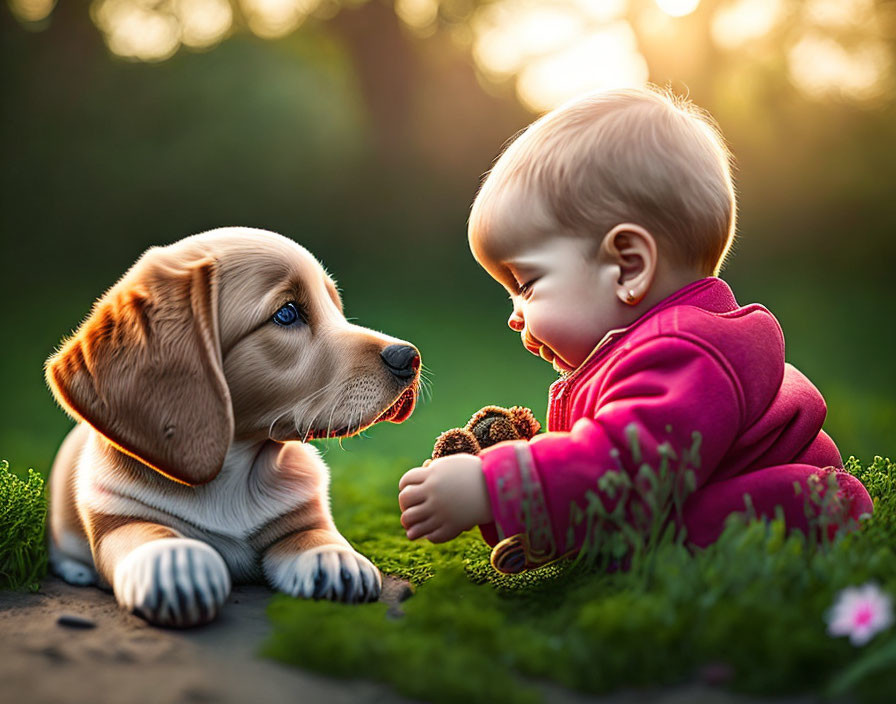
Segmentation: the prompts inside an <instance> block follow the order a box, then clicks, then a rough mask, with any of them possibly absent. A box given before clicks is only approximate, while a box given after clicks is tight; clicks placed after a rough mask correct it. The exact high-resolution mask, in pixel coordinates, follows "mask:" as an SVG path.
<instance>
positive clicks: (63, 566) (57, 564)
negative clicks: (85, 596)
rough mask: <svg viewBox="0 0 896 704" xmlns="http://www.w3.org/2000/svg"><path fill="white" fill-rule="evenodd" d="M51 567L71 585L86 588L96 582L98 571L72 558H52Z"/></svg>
mask: <svg viewBox="0 0 896 704" xmlns="http://www.w3.org/2000/svg"><path fill="white" fill-rule="evenodd" d="M50 567H51V568H52V570H53V573H54V574H56V575H58V576H59V577H62V579H64V580H65V581H66V582H68V583H69V584H74V585H76V586H79V587H86V586H87V585H88V584H93V583H94V582H96V570H94V569H93V568H92V567H90V566H89V565H85V564H84V563H83V562H79V561H78V560H75V559H72V558H70V557H55V556H54V557H51V558H50Z"/></svg>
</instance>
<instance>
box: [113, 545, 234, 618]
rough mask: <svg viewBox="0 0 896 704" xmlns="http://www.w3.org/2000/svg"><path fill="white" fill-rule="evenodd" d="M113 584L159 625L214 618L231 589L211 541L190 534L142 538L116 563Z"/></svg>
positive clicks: (127, 603) (123, 600) (127, 604)
mask: <svg viewBox="0 0 896 704" xmlns="http://www.w3.org/2000/svg"><path fill="white" fill-rule="evenodd" d="M113 590H114V591H115V598H116V599H117V600H118V603H119V604H120V605H121V606H122V607H123V608H125V609H127V610H128V611H132V612H133V613H135V614H137V615H138V616H142V617H143V618H145V619H146V620H147V621H149V622H150V623H154V624H156V625H159V626H177V627H180V628H183V627H186V626H196V625H198V624H201V623H207V622H208V621H211V620H212V619H213V618H214V617H215V616H216V615H217V613H218V610H219V609H220V608H221V605H222V604H223V603H224V602H225V601H226V600H227V595H228V594H230V572H229V570H228V569H227V565H226V564H225V563H224V558H222V557H221V556H220V555H219V554H218V553H217V552H216V551H215V550H214V549H213V548H212V547H210V546H209V545H206V544H205V543H203V542H201V541H199V540H192V539H190V538H162V539H160V540H153V541H151V542H148V543H144V544H143V545H141V546H140V547H138V548H137V549H135V550H133V551H132V552H130V553H128V555H126V556H125V557H124V558H123V559H122V560H121V562H119V563H118V564H117V565H116V566H115V575H114V584H113Z"/></svg>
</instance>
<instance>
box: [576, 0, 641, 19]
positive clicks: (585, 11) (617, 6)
mask: <svg viewBox="0 0 896 704" xmlns="http://www.w3.org/2000/svg"><path fill="white" fill-rule="evenodd" d="M572 5H573V6H575V7H576V8H577V9H578V10H579V11H580V12H581V13H582V15H583V16H584V17H585V19H587V20H592V21H594V22H609V21H610V20H615V19H618V18H620V17H622V13H624V12H625V11H626V9H627V8H628V0H572Z"/></svg>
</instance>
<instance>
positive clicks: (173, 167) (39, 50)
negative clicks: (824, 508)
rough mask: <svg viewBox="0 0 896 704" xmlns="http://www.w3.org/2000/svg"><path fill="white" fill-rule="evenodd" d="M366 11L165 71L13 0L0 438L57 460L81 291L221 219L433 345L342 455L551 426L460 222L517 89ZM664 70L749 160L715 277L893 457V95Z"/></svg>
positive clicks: (541, 376)
mask: <svg viewBox="0 0 896 704" xmlns="http://www.w3.org/2000/svg"><path fill="white" fill-rule="evenodd" d="M377 7H380V8H382V7H383V5H382V3H367V4H366V5H364V7H363V8H361V9H358V10H355V9H352V10H349V9H344V10H342V11H341V12H340V13H339V14H338V15H337V16H336V17H335V18H333V19H332V20H327V21H323V20H318V21H314V22H311V21H309V22H308V23H307V24H306V25H303V27H302V28H301V29H300V30H299V31H298V32H296V33H294V34H292V35H290V36H288V37H286V38H284V39H282V40H277V41H263V40H261V39H257V38H253V37H251V36H248V35H245V34H239V35H237V36H235V37H233V38H231V39H228V40H227V41H226V42H224V43H223V44H222V45H221V46H219V47H217V48H215V49H213V50H211V51H207V52H191V51H188V50H181V51H180V52H178V53H177V54H176V55H175V56H174V57H173V58H172V59H170V60H168V61H165V62H163V63H161V64H139V63H128V62H125V61H122V60H119V59H115V58H114V57H112V56H110V55H109V53H108V51H107V49H106V48H105V47H104V45H103V43H102V38H101V36H100V33H99V32H97V30H96V28H95V27H94V26H93V25H92V23H91V22H90V20H89V17H88V15H87V12H86V10H85V8H84V7H83V6H82V5H81V4H79V3H63V4H61V5H60V6H59V7H57V9H56V11H55V12H54V14H53V15H52V16H51V18H50V20H49V21H48V27H47V28H46V29H45V30H44V31H41V32H31V31H27V30H25V29H23V28H22V26H20V25H19V24H18V23H17V22H16V21H15V20H13V19H12V18H11V15H10V14H9V12H8V11H7V10H6V9H5V8H4V11H3V12H2V13H0V38H2V45H0V61H2V65H3V74H2V75H3V84H2V91H3V100H4V106H5V107H4V110H3V113H2V116H0V148H2V153H3V155H4V158H3V160H2V163H0V194H2V199H3V201H2V205H3V207H2V208H0V238H2V239H0V262H2V267H3V284H4V287H3V295H2V297H0V329H2V330H3V331H4V333H5V335H6V340H5V344H4V345H3V347H2V352H0V388H2V389H3V390H4V391H5V393H6V398H8V399H11V402H9V403H6V404H3V406H2V407H0V447H3V448H4V449H5V450H6V451H7V452H9V456H10V458H13V459H14V461H17V462H22V463H24V464H23V465H22V466H34V467H37V468H38V469H39V470H40V471H41V472H44V473H45V472H46V471H48V469H49V466H50V463H51V461H52V457H53V456H54V453H55V451H56V449H57V447H58V445H59V442H60V441H61V439H62V437H63V436H64V434H65V432H66V430H67V428H68V427H69V426H70V421H69V420H67V419H66V418H65V416H64V414H63V413H62V412H61V411H60V410H59V409H58V408H57V407H56V406H55V404H54V402H53V400H52V398H51V396H50V394H49V392H48V391H47V389H46V385H45V383H44V381H43V378H42V364H43V361H44V360H45V359H46V358H47V356H49V354H50V353H51V352H52V351H53V349H54V346H56V345H57V344H58V343H59V342H60V340H61V339H62V338H63V337H64V336H65V335H66V334H68V333H69V332H70V331H71V330H73V329H74V328H75V327H77V325H78V323H79V322H80V321H81V320H82V319H83V318H84V316H85V315H86V314H87V312H88V311H89V309H90V306H91V304H92V302H93V300H94V299H95V298H97V297H98V296H99V295H101V294H102V293H103V291H104V290H105V289H106V288H107V287H109V286H110V285H111V284H112V283H113V282H114V281H115V280H116V279H117V278H118V277H119V276H120V275H121V274H122V273H123V272H124V271H125V269H127V267H128V266H129V265H130V264H131V263H133V261H134V260H135V259H136V258H137V257H138V256H139V255H140V254H141V253H142V251H143V250H144V249H146V248H147V247H149V246H150V245H155V244H165V243H168V242H172V241H174V240H177V239H179V238H181V237H183V236H186V235H188V234H192V233H195V232H198V231H202V230H205V229H210V228H212V227H218V226H222V225H250V226H256V227H264V228H267V229H271V230H275V231H278V232H281V233H283V234H286V235H288V236H290V237H292V238H294V239H295V240H296V241H298V242H300V243H302V244H304V245H305V246H307V247H308V248H309V249H310V250H311V251H312V252H314V253H315V254H316V255H317V256H318V257H319V258H320V259H321V260H322V261H323V262H324V264H325V265H326V266H327V268H328V269H329V270H330V271H331V272H332V273H333V274H334V275H335V277H336V278H337V280H338V281H339V282H340V284H341V286H342V289H343V293H344V297H345V302H346V309H347V314H348V315H349V316H351V317H353V318H354V319H355V320H356V321H357V322H358V323H359V324H362V325H368V326H371V327H374V328H378V329H381V330H383V331H386V332H388V333H390V334H392V335H395V336H398V337H402V338H404V339H408V340H410V341H412V342H414V343H415V344H417V345H418V346H419V347H420V349H421V350H422V352H423V357H424V363H425V364H426V366H427V367H428V368H429V370H430V372H431V375H432V382H433V385H432V397H431V399H429V400H428V402H426V403H424V404H423V405H422V406H421V407H420V408H419V409H418V411H417V412H416V413H415V415H414V416H413V417H412V418H411V420H410V421H408V422H407V423H406V424H405V425H403V426H401V427H382V428H380V427H378V428H374V429H372V430H371V431H370V432H369V433H368V434H367V435H368V436H369V439H364V438H362V439H358V440H349V441H346V442H344V443H343V447H344V448H346V449H347V450H349V451H350V452H349V459H351V457H358V456H361V455H365V456H366V454H367V453H373V454H377V455H384V456H395V453H396V452H399V453H407V454H408V455H409V456H412V457H415V458H422V457H425V456H426V455H427V454H428V452H429V447H430V443H431V441H432V439H433V438H435V436H436V435H437V434H438V433H439V432H440V431H441V430H443V429H444V428H447V427H451V426H454V425H457V424H458V423H459V422H462V421H463V419H465V418H466V417H468V416H469V414H470V413H471V412H472V411H474V410H476V409H477V408H479V407H481V406H482V405H485V404H487V403H503V404H506V405H512V404H517V403H518V404H524V405H528V406H530V407H532V408H533V409H534V410H535V411H536V414H537V415H539V416H540V417H542V419H543V415H544V409H545V407H546V401H547V386H548V384H549V383H550V381H551V380H552V378H553V372H552V371H551V370H550V369H549V368H548V367H547V365H545V364H544V363H543V362H541V361H540V360H538V359H535V358H533V357H531V356H530V355H528V353H526V352H525V350H524V349H523V348H522V347H521V345H520V344H519V341H518V339H517V338H516V336H515V335H514V334H513V333H511V332H510V331H509V330H508V329H507V328H506V325H505V320H506V317H507V315H508V314H509V303H508V301H507V300H506V297H505V294H504V293H503V291H502V289H501V288H500V287H499V286H498V285H497V284H496V283H494V282H493V281H491V280H490V279H489V278H488V277H487V276H486V274H485V273H484V272H482V271H481V270H480V269H479V268H478V267H477V265H476V263H475V262H474V261H473V259H472V257H471V256H470V254H469V251H468V249H467V245H466V232H465V223H466V217H467V213H468V211H469V206H470V203H471V201H472V199H473V196H474V194H475V192H476V189H477V187H478V183H479V180H480V177H481V175H482V174H483V173H484V172H485V171H487V169H488V168H489V166H490V164H491V163H492V160H493V159H494V157H495V156H496V155H497V154H498V153H499V151H500V149H501V146H502V144H503V143H504V142H505V140H507V139H508V138H509V137H510V136H511V135H513V134H514V133H515V132H516V131H517V130H518V129H520V128H521V127H523V126H524V125H525V124H526V123H527V122H529V121H530V120H531V119H532V116H531V115H529V114H527V113H526V112H525V111H524V110H522V108H520V106H519V105H518V104H516V103H515V102H514V100H513V99H512V97H511V96H509V95H506V91H504V92H503V93H502V91H500V90H494V91H492V92H491V93H490V92H486V91H485V90H483V89H482V87H481V86H480V84H479V82H478V80H477V77H476V75H475V73H474V70H473V67H472V63H471V60H470V57H469V56H468V55H467V54H466V53H465V52H464V51H463V50H461V49H459V48H458V47H457V46H455V45H454V44H452V43H451V42H450V41H449V40H448V39H447V38H446V37H445V36H443V35H441V34H437V35H435V36H433V37H430V38H428V39H420V38H413V37H411V36H409V35H408V34H407V33H406V32H402V31H399V30H400V27H399V26H398V24H397V22H398V20H397V19H396V18H395V16H394V13H393V12H391V10H390V9H389V8H388V7H386V10H387V11H386V12H382V11H379V14H375V13H374V11H375V10H376V8H377ZM352 13H368V14H365V15H363V16H362V15H361V14H359V15H358V16H357V18H355V19H353V18H354V17H355V16H354V15H353V14H352ZM370 13H374V14H370ZM358 18H359V19H358ZM372 20H376V23H377V24H376V25H372V24H364V23H365V22H366V23H370V22H371V21H372ZM352 22H354V26H353V25H352ZM390 23H391V24H390ZM368 26H369V27H373V26H376V27H377V30H376V32H373V31H366V32H365V31H363V30H364V27H368ZM652 70H653V71H654V73H653V74H652V76H651V78H652V80H654V81H655V82H658V83H664V82H666V81H667V80H672V82H673V87H674V88H676V89H678V90H680V91H681V92H685V91H687V90H690V95H691V98H692V99H694V100H695V101H696V102H697V103H698V104H700V105H702V106H704V107H706V108H707V109H709V110H710V111H711V112H712V113H713V114H714V115H715V116H716V117H717V119H718V120H719V122H720V124H721V127H722V130H723V132H724V133H725V135H726V137H727V139H728V141H729V143H730V144H731V147H732V149H733V151H734V153H735V156H736V157H737V159H738V171H737V180H738V191H739V197H740V224H739V233H740V240H739V241H738V243H737V244H736V246H735V248H734V253H733V256H732V258H731V260H730V263H729V265H728V267H727V269H726V270H725V271H724V272H723V276H724V277H725V278H726V279H727V280H728V281H729V283H731V284H732V287H733V289H734V291H735V294H736V295H737V297H738V300H739V301H740V302H741V303H748V302H754V301H755V302H760V303H763V304H765V305H766V306H767V307H768V308H769V309H770V310H771V311H772V312H773V313H775V314H776V315H777V316H778V318H779V319H780V321H781V323H782V326H783V328H784V331H785V335H786V339H787V345H788V359H789V360H790V361H791V362H793V363H794V364H795V365H796V366H797V367H799V368H800V369H801V370H802V371H804V372H805V373H806V374H807V376H808V377H809V378H810V379H811V380H812V381H813V382H814V383H815V384H816V385H817V386H818V387H819V389H820V390H821V391H822V393H823V394H824V395H825V397H826V399H827V400H828V405H829V416H828V421H827V424H826V429H827V430H828V432H829V433H830V434H831V435H832V436H833V437H834V439H835V440H836V441H837V442H838V444H839V446H840V449H841V451H842V453H843V454H844V455H849V454H858V455H862V456H871V455H873V454H890V455H896V444H894V442H896V441H894V436H893V433H892V428H893V427H894V424H896V367H894V366H893V364H892V362H891V359H890V353H891V350H892V349H893V348H894V343H896V326H894V325H893V324H892V320H893V313H892V305H893V302H894V295H893V292H892V288H891V284H890V280H891V277H892V269H893V263H894V261H896V257H894V253H896V238H894V237H893V236H892V233H893V232H894V231H896V201H894V200H893V199H892V197H891V194H892V192H893V191H894V188H896V172H894V171H893V169H892V168H890V166H891V161H892V154H893V153H894V147H896V120H894V119H893V116H894V114H893V113H894V111H893V103H892V100H889V101H884V102H883V103H880V104H877V105H875V106H874V107H870V108H867V109H864V108H861V107H858V106H856V105H852V104H847V103H840V102H834V101H827V102H812V101H809V100H807V99H805V98H803V97H800V95H799V94H798V93H797V92H796V91H795V90H793V89H792V87H790V86H789V85H788V83H787V81H786V79H783V78H781V77H780V76H778V75H777V74H776V73H775V72H774V70H773V68H768V67H765V66H764V67H763V71H765V73H761V74H756V73H750V74H749V80H747V78H748V76H747V73H748V71H747V67H746V66H745V65H741V64H738V63H737V58H736V57H729V58H726V59H725V61H722V60H719V61H718V62H717V65H715V64H714V65H712V66H704V67H702V69H701V73H700V75H699V76H696V75H695V76H689V75H667V74H664V73H663V67H662V66H656V67H655V68H652ZM689 81H692V82H689ZM339 451H340V450H339V449H338V448H335V449H334V450H333V452H334V453H336V452H339Z"/></svg>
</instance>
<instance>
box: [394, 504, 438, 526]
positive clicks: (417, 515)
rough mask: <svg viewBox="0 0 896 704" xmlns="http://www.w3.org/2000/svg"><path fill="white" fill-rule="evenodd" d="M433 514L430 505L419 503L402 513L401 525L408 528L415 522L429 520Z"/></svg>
mask: <svg viewBox="0 0 896 704" xmlns="http://www.w3.org/2000/svg"><path fill="white" fill-rule="evenodd" d="M431 515H432V513H431V511H430V510H429V507H424V506H423V505H422V504H419V505H417V506H414V507H413V508H409V509H408V510H407V511H404V512H403V513H402V514H401V525H402V526H404V529H405V530H407V529H409V528H411V527H412V526H413V525H414V524H415V523H420V522H421V521H425V520H427V519H428V518H429V517H430V516H431Z"/></svg>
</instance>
